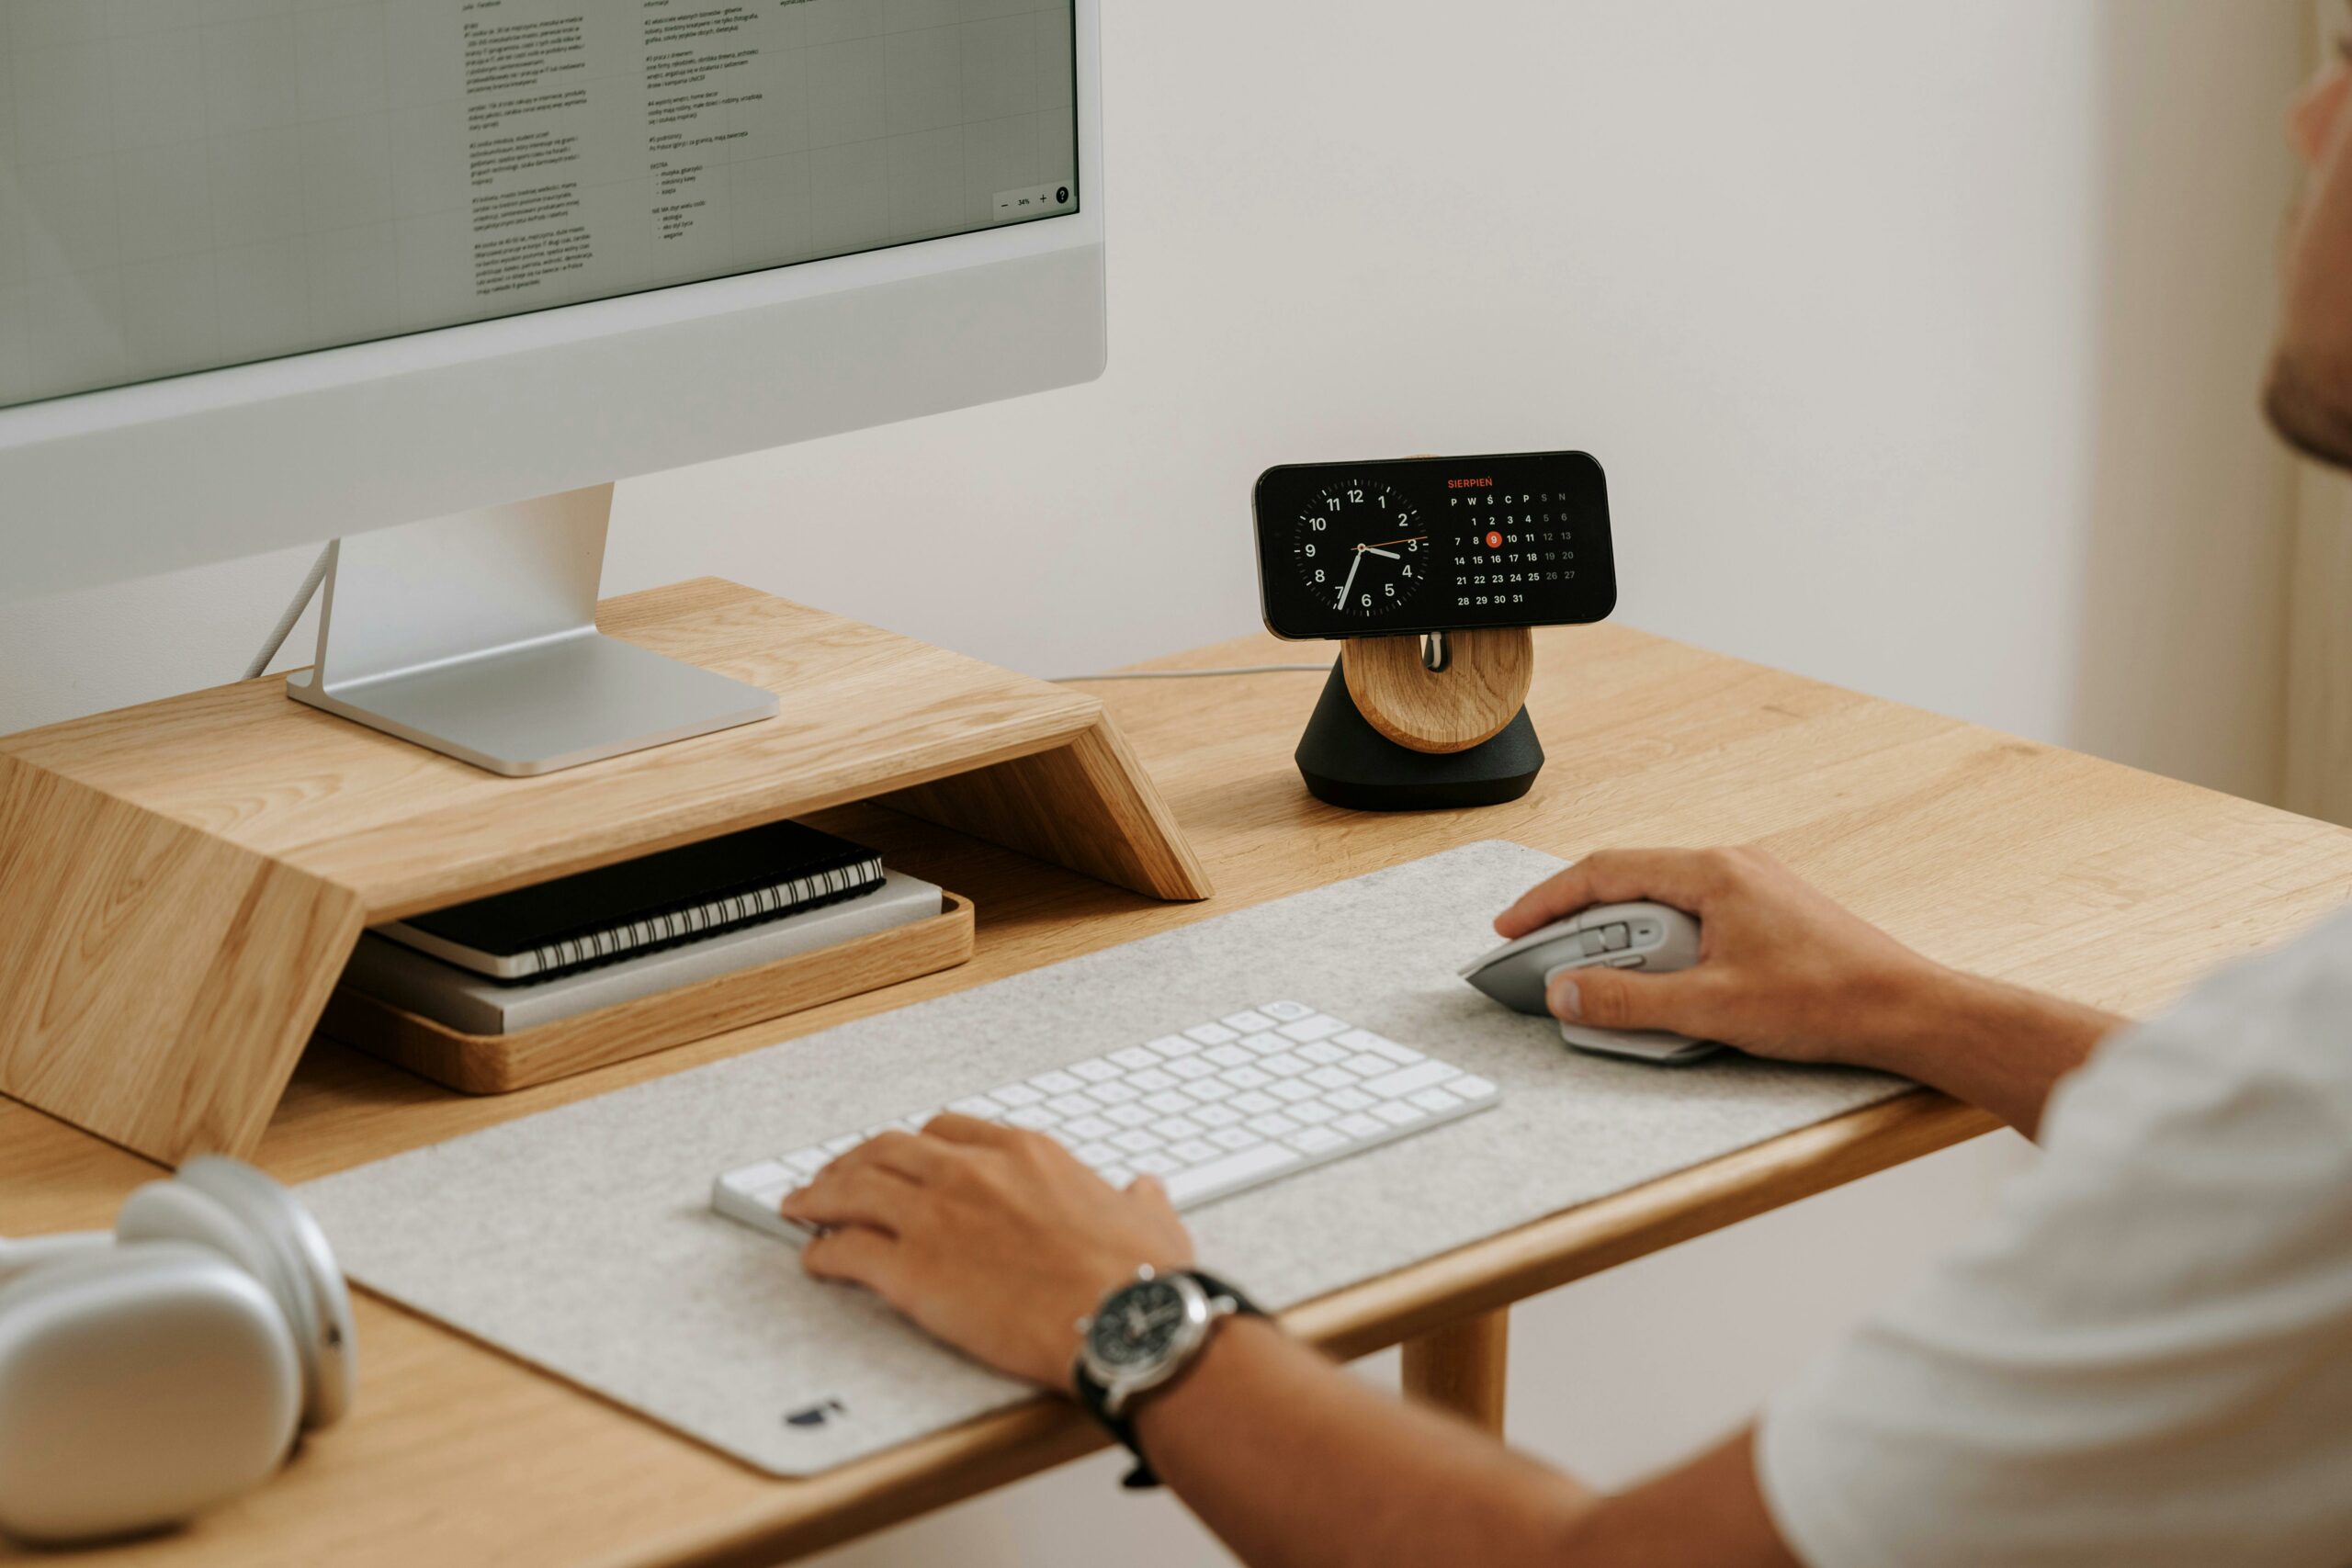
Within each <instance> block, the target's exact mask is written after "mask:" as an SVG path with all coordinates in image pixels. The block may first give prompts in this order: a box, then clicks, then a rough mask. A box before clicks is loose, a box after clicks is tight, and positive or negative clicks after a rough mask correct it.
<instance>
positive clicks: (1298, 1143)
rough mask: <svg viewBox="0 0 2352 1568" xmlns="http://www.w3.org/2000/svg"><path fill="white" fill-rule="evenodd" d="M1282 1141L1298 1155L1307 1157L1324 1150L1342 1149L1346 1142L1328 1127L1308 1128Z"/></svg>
mask: <svg viewBox="0 0 2352 1568" xmlns="http://www.w3.org/2000/svg"><path fill="white" fill-rule="evenodd" d="M1283 1142H1284V1143H1286V1144H1288V1145H1290V1146H1291V1147H1292V1148H1295V1149H1296V1150H1297V1151H1298V1152H1299V1153H1301V1154H1307V1155H1319V1154H1321V1153H1323V1152H1324V1151H1325V1150H1326V1149H1337V1148H1344V1147H1345V1146H1346V1145H1347V1142H1348V1141H1347V1139H1345V1138H1343V1137H1341V1136H1340V1134H1337V1133H1334V1132H1333V1131H1331V1129H1330V1128H1329V1127H1309V1128H1307V1129H1306V1130H1305V1131H1304V1132H1298V1133H1293V1134H1291V1135H1290V1136H1289V1137H1287V1138H1285V1139H1283Z"/></svg>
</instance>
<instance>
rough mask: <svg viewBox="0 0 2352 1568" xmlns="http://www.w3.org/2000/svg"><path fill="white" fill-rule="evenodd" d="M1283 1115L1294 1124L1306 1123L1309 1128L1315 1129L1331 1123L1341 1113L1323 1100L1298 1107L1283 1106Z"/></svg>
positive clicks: (1306, 1102) (1305, 1103)
mask: <svg viewBox="0 0 2352 1568" xmlns="http://www.w3.org/2000/svg"><path fill="white" fill-rule="evenodd" d="M1283 1115H1285V1116H1287V1117H1289V1118H1290V1119H1291V1120H1292V1121H1294V1122H1306V1124H1307V1125H1308V1126H1310V1127H1314V1126H1319V1125H1321V1124H1322V1123H1323V1122H1329V1121H1330V1120H1331V1119H1332V1118H1333V1117H1335V1116H1337V1115H1339V1112H1338V1111H1334V1110H1332V1109H1331V1108H1330V1107H1329V1106H1328V1105H1326V1104H1324V1103H1323V1102H1322V1101H1321V1100H1306V1101H1305V1102H1304V1103H1302V1104H1298V1105H1285V1106H1283Z"/></svg>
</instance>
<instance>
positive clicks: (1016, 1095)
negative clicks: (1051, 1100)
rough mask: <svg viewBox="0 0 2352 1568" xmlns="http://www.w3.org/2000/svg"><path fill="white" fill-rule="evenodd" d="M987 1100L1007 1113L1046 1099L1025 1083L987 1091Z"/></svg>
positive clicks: (1011, 1084) (1010, 1084)
mask: <svg viewBox="0 0 2352 1568" xmlns="http://www.w3.org/2000/svg"><path fill="white" fill-rule="evenodd" d="M1045 1098H1046V1097H1045V1096H1044V1095H1042V1094H1039V1093H1038V1092H1037V1091H1036V1090H1035V1089H1031V1088H1030V1087H1029V1086H1028V1085H1027V1084H1025V1083H1009V1084H1007V1085H1005V1086H1004V1087H1003V1088H1002V1089H990V1090H989V1099H990V1100H995V1101H996V1102H997V1103H998V1104H999V1105H1001V1106H1003V1107H1005V1108H1006V1109H1007V1110H1009V1111H1018V1110H1019V1109H1021V1107H1023V1106H1024V1105H1035V1104H1036V1103H1037V1102H1038V1101H1039V1100H1043V1099H1045Z"/></svg>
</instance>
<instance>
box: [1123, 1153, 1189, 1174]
mask: <svg viewBox="0 0 2352 1568" xmlns="http://www.w3.org/2000/svg"><path fill="white" fill-rule="evenodd" d="M1127 1164H1128V1166H1129V1167H1130V1168H1132V1169H1133V1170H1134V1171H1135V1172H1136V1175H1137V1176H1166V1175H1167V1174H1168V1173H1169V1172H1170V1171H1171V1170H1182V1169H1183V1167H1182V1166H1181V1165H1179V1164H1177V1163H1176V1162H1175V1161H1174V1160H1172V1159H1170V1158H1169V1157H1168V1156H1166V1155H1164V1154H1157V1153H1155V1154H1148V1155H1137V1156H1136V1157H1135V1158H1133V1159H1131V1160H1129V1161H1127Z"/></svg>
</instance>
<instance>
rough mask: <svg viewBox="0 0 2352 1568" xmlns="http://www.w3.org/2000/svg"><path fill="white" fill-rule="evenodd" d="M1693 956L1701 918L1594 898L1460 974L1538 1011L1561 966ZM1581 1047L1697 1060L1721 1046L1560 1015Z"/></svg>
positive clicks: (1681, 960) (1513, 1005) (1655, 965)
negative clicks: (1602, 1026)
mask: <svg viewBox="0 0 2352 1568" xmlns="http://www.w3.org/2000/svg"><path fill="white" fill-rule="evenodd" d="M1698 962H1699V922H1698V921H1697V920H1695V919H1692V918H1691V916H1689V915H1687V914H1685V913H1683V912H1682V911H1681V910H1679V909H1677V908H1670V907H1668V906H1667V905H1665V904H1651V903H1633V904H1595V905H1594V906H1593V907H1592V908H1589V909H1584V910H1580V911H1578V912H1577V913H1576V914H1573V915H1570V916H1569V917H1568V918H1567V919H1564V920H1555V921H1553V922H1552V923H1551V924H1550V925H1548V926H1544V927H1542V928H1541V929H1539V930H1536V931H1530V932H1528V933H1527V934H1526V935H1525V936H1523V937H1521V938H1519V939H1518V940H1517V941H1515V942H1505V943H1503V945H1502V946H1500V947H1498V948H1497V949H1495V950H1494V951H1493V952H1492V953H1487V955H1486V956H1485V957H1483V958H1479V959H1475V960H1473V961H1472V962H1471V963H1468V964H1464V965H1463V967H1462V977H1463V978H1464V979H1465V980H1467V981H1469V982H1470V983H1471V984H1472V985H1473V986H1476V987H1478V989H1480V990H1482V991H1484V992H1486V993H1487V995H1488V996H1490V997H1492V998H1495V1000H1497V1001H1498V1002H1500V1003H1502V1004H1503V1006H1505V1007H1507V1008H1510V1010H1512V1011H1514V1012H1523V1013H1527V1014H1529V1015H1530V1016H1532V1017H1535V1018H1543V1017H1546V1016H1548V1015H1549V1013H1550V1011H1551V1010H1550V1009H1549V1008H1547V1007H1545V1006H1544V991H1545V989H1546V988H1547V987H1549V986H1550V985H1551V982H1552V976H1555V975H1556V974H1558V973H1559V972H1560V971H1561V970H1563V969H1595V968H1602V967H1606V968H1611V969H1643V970H1647V971H1649V972H1650V973H1652V974H1659V973H1671V972H1672V971H1674V970H1677V969H1688V968H1690V967H1691V965H1692V964H1696V963H1698ZM1560 1038H1561V1039H1563V1040H1565V1041H1566V1042H1567V1043H1569V1044H1571V1045H1573V1046H1575V1047H1576V1048H1577V1049H1578V1050H1579V1051H1592V1052H1598V1053H1600V1055H1608V1056H1626V1057H1631V1058H1632V1059H1634V1061H1639V1062H1661V1063H1680V1062H1695V1061H1698V1060H1699V1059H1700V1058H1701V1057H1703V1056H1712V1055H1714V1054H1715V1053H1716V1052H1717V1051H1720V1050H1722V1049H1723V1047H1722V1046H1721V1045H1719V1044H1717V1043H1714V1042H1713V1041H1707V1040H1691V1039H1687V1038H1685V1037H1684V1036H1682V1035H1679V1034H1669V1033H1668V1032H1665V1031H1664V1030H1655V1029H1595V1028H1592V1027H1591V1026H1590V1025H1589V1024H1581V1023H1562V1024H1561V1025H1560Z"/></svg>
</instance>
